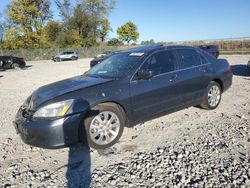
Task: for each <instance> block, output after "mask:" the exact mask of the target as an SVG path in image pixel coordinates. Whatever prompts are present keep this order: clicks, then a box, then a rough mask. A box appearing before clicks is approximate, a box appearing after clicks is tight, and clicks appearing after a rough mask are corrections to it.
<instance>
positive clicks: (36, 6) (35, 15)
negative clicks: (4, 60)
mask: <svg viewBox="0 0 250 188" xmlns="http://www.w3.org/2000/svg"><path fill="white" fill-rule="evenodd" d="M51 16H52V15H51V12H50V1H49V0H36V1H34V0H12V2H11V3H10V5H9V10H8V13H7V17H8V19H9V20H10V21H11V23H13V26H14V28H15V31H14V30H13V29H11V30H10V31H8V30H7V31H6V35H5V39H6V41H5V42H10V44H13V42H11V40H14V39H16V40H21V41H16V42H17V43H18V44H20V45H21V46H19V47H23V48H37V47H40V42H41V38H42V37H41V36H42V30H43V29H42V28H43V25H44V24H45V23H46V22H47V20H48V19H49V18H51ZM13 33H15V35H13ZM17 35H18V36H17ZM14 36H15V37H14ZM8 37H9V38H8ZM7 46H9V47H10V48H16V47H17V46H16V45H14V46H13V47H11V45H7Z"/></svg>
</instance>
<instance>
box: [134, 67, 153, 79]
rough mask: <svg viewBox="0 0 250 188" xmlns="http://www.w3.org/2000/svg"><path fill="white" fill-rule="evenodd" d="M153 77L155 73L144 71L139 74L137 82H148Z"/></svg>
mask: <svg viewBox="0 0 250 188" xmlns="http://www.w3.org/2000/svg"><path fill="white" fill-rule="evenodd" d="M152 77H153V71H150V70H143V69H142V70H139V71H138V72H137V80H148V79H150V78H152Z"/></svg>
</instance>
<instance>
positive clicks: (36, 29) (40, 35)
mask: <svg viewBox="0 0 250 188" xmlns="http://www.w3.org/2000/svg"><path fill="white" fill-rule="evenodd" d="M54 1H55V4H56V6H57V9H58V11H59V16H60V21H58V20H55V19H53V14H52V11H51V1H50V0H36V1H34V0H12V1H11V2H10V4H9V5H8V8H7V12H6V15H4V16H2V17H4V18H5V19H2V20H0V45H1V48H3V49H19V48H24V49H30V48H31V49H35V48H54V47H59V48H81V47H92V46H98V45H100V44H105V45H110V46H118V45H123V42H126V43H128V44H129V43H130V42H131V41H136V40H137V39H138V37H139V33H138V29H137V26H136V25H135V24H134V23H133V22H131V21H129V22H127V23H125V24H124V25H122V26H120V27H119V28H118V29H117V31H116V32H117V35H118V38H112V39H107V36H108V33H109V32H110V31H112V28H111V26H110V22H109V15H110V13H111V12H112V11H113V10H114V7H115V0H78V1H77V3H76V5H72V4H71V2H70V0H54Z"/></svg>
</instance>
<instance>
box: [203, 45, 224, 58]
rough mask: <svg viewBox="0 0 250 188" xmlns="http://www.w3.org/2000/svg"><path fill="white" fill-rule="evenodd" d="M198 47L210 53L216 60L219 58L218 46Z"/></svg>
mask: <svg viewBox="0 0 250 188" xmlns="http://www.w3.org/2000/svg"><path fill="white" fill-rule="evenodd" d="M198 47H199V48H201V49H202V50H205V51H206V52H208V53H210V54H211V55H213V56H214V57H216V58H218V57H219V55H220V52H219V47H218V46H216V45H201V46H198Z"/></svg>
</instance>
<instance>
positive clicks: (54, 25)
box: [44, 21, 62, 42]
mask: <svg viewBox="0 0 250 188" xmlns="http://www.w3.org/2000/svg"><path fill="white" fill-rule="evenodd" d="M44 30H45V31H44V32H45V35H46V36H47V38H48V40H49V41H51V42H54V41H56V39H57V37H58V34H59V33H60V32H61V31H62V25H61V23H60V22H57V21H49V22H48V23H47V25H46V26H45V27H44Z"/></svg>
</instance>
